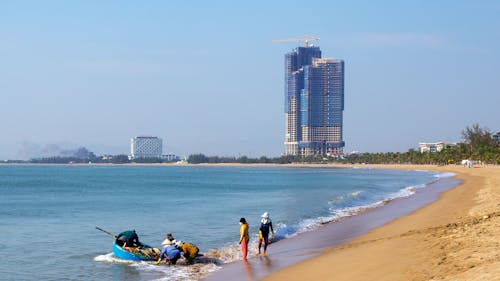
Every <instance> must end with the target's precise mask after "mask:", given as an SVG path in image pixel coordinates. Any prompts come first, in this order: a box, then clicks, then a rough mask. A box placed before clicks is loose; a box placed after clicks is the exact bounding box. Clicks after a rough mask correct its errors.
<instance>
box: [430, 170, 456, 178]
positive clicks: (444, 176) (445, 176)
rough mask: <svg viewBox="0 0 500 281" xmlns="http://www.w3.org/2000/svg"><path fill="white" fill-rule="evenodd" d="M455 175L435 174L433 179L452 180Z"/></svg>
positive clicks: (448, 173) (449, 173)
mask: <svg viewBox="0 0 500 281" xmlns="http://www.w3.org/2000/svg"><path fill="white" fill-rule="evenodd" d="M456 175H457V174H455V173H452V172H446V173H439V174H436V175H434V177H436V178H440V179H442V178H452V177H454V176H456Z"/></svg>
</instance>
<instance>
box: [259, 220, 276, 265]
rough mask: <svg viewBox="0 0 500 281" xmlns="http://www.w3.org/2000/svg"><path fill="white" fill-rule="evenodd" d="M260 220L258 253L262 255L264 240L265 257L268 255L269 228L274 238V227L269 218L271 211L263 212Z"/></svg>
mask: <svg viewBox="0 0 500 281" xmlns="http://www.w3.org/2000/svg"><path fill="white" fill-rule="evenodd" d="M261 218H262V219H261V220H260V228H259V243H258V247H259V252H258V254H257V255H260V246H261V245H262V240H264V254H263V255H264V257H265V256H267V245H268V244H269V229H271V233H272V238H274V229H273V223H272V222H271V219H270V218H269V213H268V212H265V213H263V214H262V216H261Z"/></svg>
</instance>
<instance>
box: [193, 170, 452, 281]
mask: <svg viewBox="0 0 500 281" xmlns="http://www.w3.org/2000/svg"><path fill="white" fill-rule="evenodd" d="M293 166H294V167H298V165H293ZM300 167H311V165H306V166H304V165H300ZM314 167H332V168H338V167H341V168H355V167H356V168H357V167H358V166H357V165H340V166H339V165H335V166H332V165H328V166H325V165H314ZM362 168H371V167H365V166H363V167H362ZM377 168H381V169H390V168H392V167H386V166H377ZM422 168H423V167H422V166H418V167H415V166H407V167H405V169H407V170H424V169H422ZM425 170H430V169H425ZM441 173H442V172H441ZM455 175H456V174H455ZM459 184H460V181H459V180H457V179H455V178H454V177H453V178H452V177H443V178H439V179H437V180H435V181H432V182H429V183H427V185H426V187H425V188H421V189H416V190H415V194H413V195H411V196H409V197H398V198H395V199H392V200H389V201H388V202H384V203H383V204H382V205H378V206H373V207H369V208H367V209H364V210H361V211H360V212H359V213H358V212H357V213H355V214H353V215H352V216H347V217H344V218H342V219H339V220H335V221H332V222H328V223H325V224H323V225H321V226H320V227H319V228H317V229H315V230H312V231H308V232H303V233H300V234H298V235H297V236H294V237H290V238H287V239H283V240H280V241H279V243H276V244H271V245H270V248H269V252H270V256H268V257H265V258H264V257H258V258H251V259H249V262H248V263H243V262H241V261H236V262H232V263H229V264H225V265H224V266H223V268H222V269H221V270H219V271H216V272H213V273H212V274H211V275H209V276H208V277H206V278H205V279H203V280H208V281H212V280H235V279H238V278H239V280H240V279H241V280H260V279H262V278H264V277H266V276H268V275H269V274H271V276H273V275H274V274H275V272H278V271H280V270H283V269H285V270H286V268H287V267H290V266H291V267H292V268H293V267H294V266H296V264H298V263H299V262H303V261H304V260H309V259H314V258H315V257H317V256H319V255H320V254H321V253H322V252H323V251H325V249H328V248H331V247H332V246H338V245H342V244H344V243H346V242H349V241H351V240H353V239H356V238H357V237H360V236H362V235H364V234H366V233H367V232H369V231H371V230H373V229H375V228H377V227H381V226H382V225H384V224H386V223H388V222H390V221H393V220H395V219H398V218H400V217H402V216H405V215H408V214H410V213H411V212H414V211H416V210H418V209H420V208H422V207H424V206H426V205H428V204H429V203H432V202H434V201H436V200H437V199H438V197H439V195H440V194H441V193H442V192H443V191H446V190H449V189H453V188H455V187H456V186H458V185H459ZM332 237H333V239H332ZM303 278H305V279H299V280H313V279H308V276H304V277H303ZM276 280H288V279H287V278H279V279H276Z"/></svg>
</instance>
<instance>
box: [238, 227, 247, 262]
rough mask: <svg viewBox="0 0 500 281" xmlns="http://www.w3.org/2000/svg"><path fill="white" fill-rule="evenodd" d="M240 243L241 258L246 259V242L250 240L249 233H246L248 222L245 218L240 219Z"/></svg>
mask: <svg viewBox="0 0 500 281" xmlns="http://www.w3.org/2000/svg"><path fill="white" fill-rule="evenodd" d="M240 225H241V226H240V242H239V243H240V244H241V253H242V254H243V260H244V261H247V255H248V242H250V235H249V234H248V228H249V227H248V223H247V220H246V219H245V218H241V219H240Z"/></svg>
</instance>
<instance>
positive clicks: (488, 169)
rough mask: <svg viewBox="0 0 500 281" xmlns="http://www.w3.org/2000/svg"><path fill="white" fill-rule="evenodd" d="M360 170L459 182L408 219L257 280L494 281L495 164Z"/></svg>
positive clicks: (499, 201)
mask: <svg viewBox="0 0 500 281" xmlns="http://www.w3.org/2000/svg"><path fill="white" fill-rule="evenodd" d="M362 167H364V168H369V167H371V168H387V169H420V170H435V171H442V172H454V173H456V174H457V178H458V179H461V180H462V181H463V183H462V184H461V185H459V186H458V187H456V188H454V189H451V190H449V191H446V192H444V193H443V194H442V195H441V197H440V199H439V200H437V201H435V202H433V203H431V204H429V205H427V206H425V207H424V208H421V209H419V210H417V211H415V212H413V213H411V214H410V215H407V216H404V217H400V218H398V219H396V220H393V221H391V222H390V223H387V224H386V225H384V226H382V227H379V228H376V229H374V230H372V231H370V232H368V233H367V234H365V235H362V236H360V237H358V238H356V239H354V240H353V241H351V242H349V243H346V244H343V245H340V246H337V247H334V248H330V249H327V250H325V251H324V252H323V253H322V254H321V255H320V256H318V257H314V258H311V259H308V260H306V261H304V262H301V263H299V264H296V265H293V266H290V267H287V268H285V269H283V270H280V271H278V272H276V273H273V274H271V275H270V276H268V277H266V278H265V279H264V280H266V281H277V280H301V281H302V280H351V281H352V280H500V167H498V166H476V167H474V168H472V169H469V168H465V167H462V166H445V167H437V166H421V165H419V166H415V165H373V166H372V165H362Z"/></svg>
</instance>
